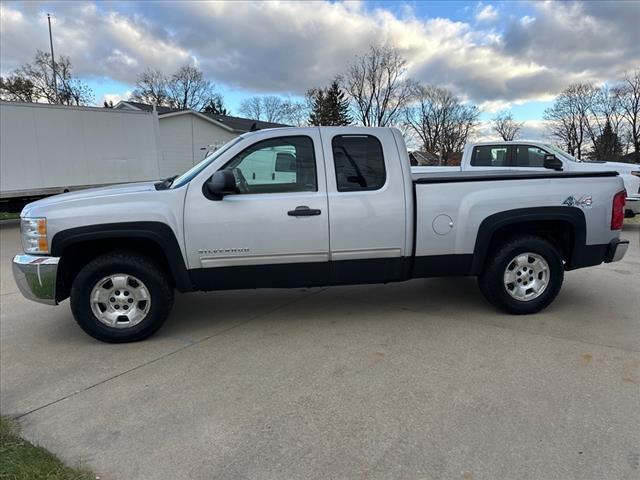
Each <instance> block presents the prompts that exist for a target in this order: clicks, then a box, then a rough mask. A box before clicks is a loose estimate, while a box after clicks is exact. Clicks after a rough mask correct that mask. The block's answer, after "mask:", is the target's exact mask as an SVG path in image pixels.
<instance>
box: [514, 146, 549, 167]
mask: <svg viewBox="0 0 640 480" xmlns="http://www.w3.org/2000/svg"><path fill="white" fill-rule="evenodd" d="M545 155H548V152H547V151H546V150H543V149H541V148H539V147H534V146H533V145H516V151H515V158H514V162H513V166H514V167H541V168H542V167H544V156H545Z"/></svg>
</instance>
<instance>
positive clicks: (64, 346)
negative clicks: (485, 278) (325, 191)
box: [0, 225, 640, 480]
mask: <svg viewBox="0 0 640 480" xmlns="http://www.w3.org/2000/svg"><path fill="white" fill-rule="evenodd" d="M0 235H1V247H2V248H1V264H0V266H1V268H0V270H1V293H2V297H1V313H2V317H1V330H0V337H1V352H0V353H1V376H0V378H1V397H0V400H1V403H0V405H1V412H2V414H3V415H10V416H14V417H18V419H19V422H20V424H21V425H22V428H23V434H24V436H25V437H26V438H27V439H29V440H31V441H34V442H37V443H39V444H41V445H43V446H45V447H46V448H48V449H50V450H52V451H53V452H55V453H56V454H58V455H59V456H60V457H61V458H63V459H64V460H65V461H67V462H68V463H70V464H80V465H84V466H87V467H89V468H91V469H93V470H94V471H95V472H96V474H98V475H100V477H101V478H103V479H127V480H128V479H154V480H155V479H182V478H194V479H219V478H221V479H234V480H235V479H243V478H249V479H294V478H305V479H328V478H335V479H343V478H344V479H352V478H362V479H387V478H402V479H409V478H411V479H413V478H415V479H462V480H470V479H498V478H504V479H506V478H509V479H516V478H518V479H536V480H541V479H542V480H544V479H562V480H566V479H573V478H575V479H637V478H640V248H639V245H638V244H639V238H640V225H631V226H629V227H628V228H627V229H626V230H625V232H624V235H623V236H624V237H626V238H628V239H630V240H631V248H630V251H629V252H628V253H627V256H626V258H625V259H624V261H622V262H619V263H615V264H610V265H601V266H599V267H596V268H590V269H586V270H580V271H576V272H570V273H568V274H567V276H566V280H565V285H564V288H563V290H562V292H561V293H560V296H559V298H558V299H557V300H556V302H555V303H554V304H553V305H552V306H551V307H550V308H549V309H547V310H546V311H545V312H543V313H541V314H538V315H535V316H528V317H514V316H508V315H505V314H502V313H500V312H497V311H496V310H494V309H492V308H491V307H490V306H489V305H487V304H486V303H485V301H484V300H483V298H482V297H481V296H480V294H479V292H478V290H477V288H476V284H475V280H474V279H469V278H462V279H459V278H455V279H429V280H415V281H411V282H407V283H403V284H393V285H374V286H355V287H339V288H328V289H327V288H325V289H320V288H318V289H310V290H309V289H299V290H265V291H234V292H219V293H210V294H200V293H195V294H188V295H181V296H178V297H177V301H176V306H175V310H174V312H173V314H172V316H171V317H170V319H169V321H168V322H167V324H166V326H165V327H164V328H163V329H162V330H161V331H160V332H159V333H158V334H157V335H156V336H155V337H153V338H151V339H150V340H147V341H144V342H141V343H136V344H129V345H107V344H102V343H99V342H97V341H95V340H93V339H92V338H90V337H88V336H87V335H85V334H84V333H83V332H82V331H81V330H80V328H78V327H77V326H76V324H75V322H74V321H73V319H72V317H71V313H70V310H69V304H68V302H64V303H63V304H62V305H60V306H58V307H47V306H41V305H38V304H35V303H31V302H28V301H27V300H25V299H23V298H22V296H21V295H20V294H19V293H18V292H17V288H16V286H15V284H14V283H13V279H12V277H11V271H10V270H11V269H10V259H11V256H12V255H13V254H14V253H15V252H16V251H17V250H18V249H19V239H18V230H17V228H15V227H9V228H7V227H5V228H3V229H2V230H1V232H0Z"/></svg>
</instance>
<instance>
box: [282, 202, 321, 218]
mask: <svg viewBox="0 0 640 480" xmlns="http://www.w3.org/2000/svg"><path fill="white" fill-rule="evenodd" d="M321 213H322V211H321V210H320V209H318V208H309V207H307V206H306V205H300V206H299V207H296V209H295V210H289V211H288V212H287V215H289V216H290V217H312V216H314V215H320V214H321Z"/></svg>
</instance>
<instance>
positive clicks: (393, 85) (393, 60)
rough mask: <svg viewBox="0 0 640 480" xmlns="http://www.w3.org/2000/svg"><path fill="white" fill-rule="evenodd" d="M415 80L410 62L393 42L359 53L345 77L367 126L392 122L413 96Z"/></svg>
mask: <svg viewBox="0 0 640 480" xmlns="http://www.w3.org/2000/svg"><path fill="white" fill-rule="evenodd" d="M412 85H413V82H412V81H411V80H410V79H409V78H407V62H406V60H405V59H404V58H403V57H402V55H400V53H399V51H398V50H397V49H396V48H394V47H390V46H376V45H372V46H371V47H370V48H369V52H367V53H366V54H365V55H359V56H357V57H356V59H355V60H354V61H353V63H352V64H351V65H350V66H349V69H348V70H347V73H346V75H345V76H344V77H343V88H344V90H345V92H346V93H347V95H348V96H349V98H350V100H351V102H352V106H353V111H354V116H355V118H356V120H357V121H359V122H360V123H362V124H363V125H365V126H381V127H384V126H388V125H391V124H393V123H394V121H395V120H396V119H397V118H398V116H399V115H400V113H401V111H402V109H403V107H405V106H406V104H407V102H408V100H409V98H410V97H411V90H412Z"/></svg>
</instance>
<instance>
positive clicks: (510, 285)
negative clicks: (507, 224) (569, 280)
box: [478, 235, 564, 315]
mask: <svg viewBox="0 0 640 480" xmlns="http://www.w3.org/2000/svg"><path fill="white" fill-rule="evenodd" d="M563 279H564V264H563V262H562V256H561V255H560V253H559V252H558V250H557V248H556V247H554V246H553V245H552V244H551V243H549V242H548V241H547V240H545V239H543V238H540V237H536V236H532V235H522V236H517V237H512V238H511V239H509V240H507V241H506V242H504V243H502V244H501V245H499V246H498V247H497V249H496V250H494V251H493V252H492V255H491V258H490V259H489V260H488V262H487V265H486V266H485V269H484V272H483V273H482V274H481V275H480V276H479V277H478V284H479V286H480V290H481V291H482V294H483V295H484V296H485V298H486V299H487V300H489V302H491V303H492V304H493V305H495V306H496V307H498V308H500V309H502V310H504V311H506V312H508V313H512V314H516V315H523V314H528V313H536V312H539V311H540V310H542V309H544V308H546V307H547V306H548V305H549V304H550V303H551V302H552V301H553V300H554V299H555V298H556V296H557V295H558V292H559V291H560V287H561V286H562V281H563Z"/></svg>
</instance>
